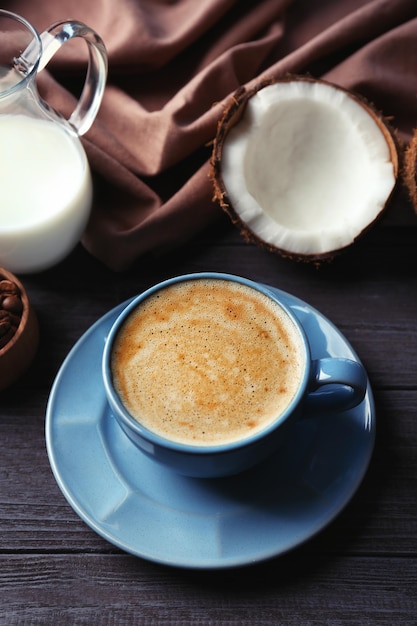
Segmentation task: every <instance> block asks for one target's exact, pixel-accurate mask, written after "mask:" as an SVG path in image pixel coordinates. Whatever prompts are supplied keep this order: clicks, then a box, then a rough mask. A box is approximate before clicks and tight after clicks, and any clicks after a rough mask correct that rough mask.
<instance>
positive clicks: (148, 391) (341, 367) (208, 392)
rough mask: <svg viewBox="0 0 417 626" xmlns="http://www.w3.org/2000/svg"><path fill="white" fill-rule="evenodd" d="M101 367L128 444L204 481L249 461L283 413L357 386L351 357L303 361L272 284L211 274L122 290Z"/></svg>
mask: <svg viewBox="0 0 417 626" xmlns="http://www.w3.org/2000/svg"><path fill="white" fill-rule="evenodd" d="M102 369H103V380H104V386H105V390H106V396H107V399H108V402H109V405H110V408H111V411H112V413H113V414H114V417H115V419H116V420H117V422H118V424H119V425H120V427H121V428H122V430H123V431H124V433H125V434H126V435H127V436H128V437H129V439H130V440H131V441H132V442H133V443H134V444H135V445H136V446H137V448H138V450H139V451H141V452H142V453H144V454H146V455H148V456H149V457H151V458H152V459H154V460H155V461H157V462H159V463H162V464H164V465H166V466H168V467H169V468H171V469H172V470H175V471H177V472H179V473H181V474H185V475H188V476H195V477H207V478H208V477H219V476H227V475H232V474H236V473H239V472H242V471H244V470H246V469H249V468H250V467H252V466H254V465H256V464H257V463H259V462H261V461H262V460H264V459H265V458H266V457H268V456H269V455H270V454H272V453H273V452H275V451H276V450H277V448H278V447H279V445H280V444H281V443H282V441H283V440H284V438H285V435H286V432H287V430H288V427H289V426H290V425H291V424H292V423H293V422H294V420H296V419H298V418H300V417H303V416H304V415H307V414H308V415H314V413H316V414H321V412H323V411H326V410H329V409H331V410H334V411H336V412H338V411H341V410H344V409H349V408H352V407H354V406H356V405H358V404H359V403H360V402H361V401H362V400H363V398H364V396H365V393H366V387H367V375H366V372H365V370H364V368H363V367H362V365H361V364H360V363H359V362H357V361H353V360H350V359H345V358H334V357H328V358H322V359H313V358H312V356H311V353H310V347H309V342H308V338H307V337H306V334H305V332H304V330H303V327H302V326H301V324H300V322H299V320H298V319H297V317H296V316H295V315H294V313H293V312H292V311H291V309H290V308H289V307H288V306H286V305H285V304H284V303H283V302H281V301H280V298H279V295H277V293H276V292H275V291H274V290H272V289H269V288H268V287H267V286H265V285H262V284H259V283H256V282H253V281H250V280H247V279H245V278H241V277H238V276H232V275H229V274H220V273H212V272H210V273H199V274H189V275H184V276H179V277H176V278H173V279H170V280H167V281H164V282H163V283H160V284H158V285H156V286H154V287H152V288H150V289H148V290H147V291H145V292H144V293H142V294H140V295H139V296H137V297H136V298H134V299H133V300H132V301H131V302H130V303H129V304H128V305H127V306H126V308H125V309H124V310H123V311H122V313H121V314H120V315H119V317H118V318H117V319H116V321H115V322H114V324H113V326H112V328H111V330H110V333H109V335H108V337H107V339H106V343H105V347H104V352H103V368H102ZM318 412H320V413H318ZM335 419H337V415H336V416H335Z"/></svg>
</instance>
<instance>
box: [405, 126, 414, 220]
mask: <svg viewBox="0 0 417 626" xmlns="http://www.w3.org/2000/svg"><path fill="white" fill-rule="evenodd" d="M403 178H404V183H405V185H406V187H407V189H408V193H409V196H410V200H411V203H412V205H413V207H414V211H415V212H416V213H417V129H416V130H415V131H414V133H413V136H412V137H411V140H410V143H409V144H408V146H407V148H406V151H405V155H404V171H403Z"/></svg>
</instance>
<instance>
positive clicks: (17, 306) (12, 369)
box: [0, 267, 39, 391]
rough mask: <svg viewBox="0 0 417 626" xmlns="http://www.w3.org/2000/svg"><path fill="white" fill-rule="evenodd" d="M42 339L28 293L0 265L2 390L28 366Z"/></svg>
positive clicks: (0, 383)
mask: <svg viewBox="0 0 417 626" xmlns="http://www.w3.org/2000/svg"><path fill="white" fill-rule="evenodd" d="M13 286H14V287H13ZM38 343H39V327H38V320H37V317H36V315H35V312H34V310H33V308H32V306H31V304H30V302H29V298H28V296H27V293H26V291H25V289H24V287H23V285H22V284H21V282H20V281H19V280H18V278H16V276H14V275H13V274H11V273H10V272H8V271H7V270H5V269H3V268H2V267H0V391H2V390H3V389H6V388H7V387H10V385H12V384H13V383H14V382H15V381H16V380H17V379H18V378H19V377H20V376H21V375H22V374H23V373H24V372H25V371H26V370H27V368H28V367H29V365H30V364H31V362H32V360H33V358H34V356H35V353H36V350H37V347H38Z"/></svg>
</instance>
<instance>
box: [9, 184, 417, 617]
mask: <svg viewBox="0 0 417 626" xmlns="http://www.w3.org/2000/svg"><path fill="white" fill-rule="evenodd" d="M203 270H214V271H227V272H230V273H234V274H240V275H242V276H246V277H249V278H252V279H255V280H259V281H262V282H265V283H268V284H271V285H273V286H276V287H279V288H281V289H283V290H284V291H288V292H290V293H292V294H294V295H295V296H297V297H299V298H301V299H303V300H305V301H307V302H309V303H310V304H311V305H312V306H314V307H315V308H317V309H319V310H320V311H321V312H322V313H323V314H324V315H325V316H327V317H328V318H329V319H330V320H332V321H333V322H334V324H336V326H337V327H338V328H339V329H340V330H341V331H342V333H343V334H344V335H345V337H346V338H347V339H348V340H349V342H350V343H351V344H352V345H353V347H354V349H355V350H356V352H357V353H358V355H359V356H360V358H361V360H362V361H363V363H364V365H365V366H366V368H367V370H368V373H369V377H370V380H371V384H372V388H373V391H374V395H375V401H376V415H377V436H376V446H375V450H374V454H373V458H372V461H371V465H370V468H369V470H368V472H367V474H366V476H365V479H364V481H363V482H362V484H361V486H360V488H359V490H358V491H357V492H356V494H355V495H354V497H353V498H352V500H351V501H350V502H349V503H348V504H347V506H346V508H345V509H344V510H343V511H342V513H341V514H340V515H339V516H338V517H337V518H336V519H335V520H334V521H333V522H332V523H331V524H330V525H329V526H328V527H327V528H325V529H324V530H323V531H322V532H320V533H319V535H318V536H315V537H314V538H312V539H311V540H309V541H308V542H307V543H305V544H303V545H301V546H299V547H297V548H296V549H294V550H292V551H291V552H289V553H287V554H285V555H281V556H279V557H278V558H274V559H272V560H269V561H267V562H265V563H263V564H258V565H255V566H249V567H245V568H241V569H231V570H229V569H227V570H221V571H212V570H210V571H200V570H197V571H194V570H187V569H178V568H175V567H167V566H164V565H159V564H156V563H153V562H150V561H147V560H144V559H141V558H138V557H135V556H132V555H130V554H128V553H125V552H123V551H121V550H119V549H118V548H116V547H114V546H113V545H112V544H110V543H108V542H107V541H105V540H104V539H103V538H101V537H100V536H99V535H97V534H96V533H95V532H93V531H92V530H91V529H90V528H89V527H88V526H87V525H86V524H85V523H84V522H83V521H82V520H81V519H80V518H79V517H78V516H77V514H76V513H75V512H74V511H73V509H72V508H71V507H70V506H69V504H68V503H67V501H66V500H65V498H64V497H63V495H62V493H61V491H60V489H59V488H58V486H57V484H56V482H55V479H54V477H53V475H52V472H51V468H50V464H49V461H48V457H47V453H46V448H45V435H44V423H45V411H46V405H47V401H48V396H49V392H50V389H51V385H52V383H53V381H54V378H55V376H56V373H57V371H58V369H59V367H60V365H61V363H62V361H63V359H64V358H65V356H66V354H67V353H68V351H69V350H70V348H71V347H72V346H73V344H74V343H75V342H76V341H77V340H78V339H79V338H80V337H81V336H82V335H83V333H84V332H85V331H86V330H87V329H88V328H89V327H90V326H91V325H92V324H93V323H94V322H95V321H96V320H97V319H99V318H100V317H101V316H102V315H103V314H105V313H106V312H107V311H108V310H110V309H112V308H113V307H115V306H116V305H118V304H119V303H121V302H122V301H124V300H126V299H127V298H129V297H131V296H133V295H134V294H136V293H138V292H140V291H142V290H143V289H145V288H146V287H148V286H150V285H152V284H153V283H155V282H159V281H160V280H162V279H165V278H168V277H170V276H173V275H176V274H180V273H186V272H191V271H203ZM21 278H22V280H23V282H24V284H25V286H26V288H27V290H28V292H29V295H30V298H31V300H32V303H33V305H34V307H35V309H36V311H37V314H38V318H39V322H40V328H41V343H40V348H39V351H38V354H37V357H36V360H35V363H34V364H33V366H32V367H31V369H30V371H29V372H28V373H27V374H26V375H25V376H24V378H23V379H21V380H20V381H19V382H18V383H17V384H16V385H15V386H14V387H13V388H11V389H9V390H7V392H4V393H3V394H2V395H1V396H0V564H1V566H0V580H1V584H0V624H1V625H2V626H3V625H4V626H14V625H15V624H22V625H23V624H25V625H28V624H33V625H35V624H36V625H40V624H42V625H48V624H51V625H54V626H57V625H59V626H64V625H65V624H68V625H73V626H80V625H86V626H87V625H88V626H92V625H93V624H94V625H96V624H97V625H99V624H100V626H106V625H110V624H111V625H115V624H120V625H126V626H134V625H136V624H190V625H191V624H193V625H197V624H236V625H237V624H248V625H250V626H253V625H255V624H263V625H264V624H281V625H285V626H307V625H308V626H310V625H313V624H314V625H316V624H317V625H323V624H334V625H335V626H336V625H337V626H342V625H345V624H351V625H355V626H364V625H367V624H386V625H387V626H393V625H396V626H399V625H403V626H412V625H415V624H417V508H416V503H417V378H416V372H417V357H416V354H417V217H415V216H414V215H412V212H411V209H410V207H409V206H408V204H407V201H406V198H405V196H403V195H402V194H400V195H399V198H398V199H397V201H396V204H395V205H394V208H392V209H391V210H390V211H389V213H388V214H387V217H386V218H385V219H384V220H383V221H382V222H380V223H379V224H378V225H377V226H376V227H374V228H373V229H372V231H371V232H370V233H369V234H368V235H367V236H366V237H365V238H364V239H363V240H361V241H360V242H359V243H357V244H356V245H355V246H354V247H353V248H352V249H351V250H350V251H348V252H347V253H345V254H344V255H343V256H341V257H339V258H337V259H336V260H335V261H334V262H333V263H331V264H328V265H324V266H323V267H322V268H321V269H316V268H314V267H310V266H306V265H304V264H298V263H294V262H292V261H289V260H285V259H281V258H278V257H276V256H273V255H271V254H269V253H267V252H264V251H262V250H260V249H259V248H257V247H255V246H252V245H247V244H246V243H245V242H244V241H243V240H242V238H241V237H240V235H239V233H238V232H237V231H236V230H235V228H234V227H233V226H231V225H230V223H229V221H228V219H227V218H226V216H224V217H220V219H219V221H218V223H216V225H215V226H214V227H213V228H210V229H209V230H208V231H207V232H205V233H203V234H202V235H201V236H200V237H198V238H196V239H195V240H194V241H192V242H190V243H189V245H187V246H184V247H183V248H182V249H181V250H177V251H174V252H172V253H171V254H169V255H167V256H165V257H164V258H160V259H150V258H148V259H142V260H141V261H140V262H139V263H138V264H137V266H136V267H135V268H132V270H131V271H129V272H127V273H123V274H116V273H113V272H111V271H109V270H108V269H106V268H105V267H103V266H102V265H101V264H100V263H98V262H97V261H96V260H95V259H92V258H91V257H89V256H88V255H87V253H86V252H85V251H84V250H83V249H82V248H81V247H79V248H78V249H77V250H76V251H75V252H74V253H73V254H72V255H71V256H70V257H69V258H68V259H66V260H65V261H64V262H63V263H62V264H60V265H59V266H57V267H56V268H54V269H52V270H50V271H47V272H44V273H41V274H37V275H32V276H26V277H21Z"/></svg>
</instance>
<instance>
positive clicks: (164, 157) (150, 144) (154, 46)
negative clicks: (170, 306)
mask: <svg viewBox="0 0 417 626" xmlns="http://www.w3.org/2000/svg"><path fill="white" fill-rule="evenodd" d="M3 8H6V9H9V10H12V11H14V12H17V13H19V14H20V15H22V16H23V17H25V18H26V19H28V20H29V21H30V22H31V23H32V24H33V25H34V26H35V27H36V28H37V29H38V31H42V30H44V29H45V28H47V27H48V26H50V25H51V24H52V23H53V22H55V21H60V20H63V19H67V18H72V19H76V20H79V21H83V22H85V23H87V24H88V25H89V26H91V27H92V28H94V29H95V30H96V31H97V32H98V33H99V34H100V35H101V37H102V38H103V40H104V42H105V44H106V47H107V51H108V56H109V76H108V83H107V86H106V91H105V95H104V99H103V104H102V107H101V109H100V112H99V115H98V118H97V119H96V122H95V123H94V125H93V127H92V128H91V130H90V131H89V132H88V133H87V134H86V135H85V137H84V138H83V142H84V146H85V148H86V151H87V154H88V157H89V160H90V164H91V168H92V170H93V174H94V179H95V183H96V186H95V189H96V193H95V199H94V206H93V211H92V217H91V220H90V223H89V226H88V228H87V231H86V233H85V235H84V238H83V244H84V246H85V247H86V248H87V249H88V250H89V252H90V253H91V254H93V255H94V256H95V257H97V258H98V259H100V260H101V261H102V262H103V263H105V264H106V265H108V266H109V267H110V268H112V269H115V270H123V269H125V268H128V267H129V266H130V265H131V264H132V263H133V262H134V261H136V260H137V259H139V258H140V257H141V256H143V255H145V254H147V253H151V254H161V253H164V251H166V250H168V249H172V248H175V247H177V246H180V245H181V244H182V243H183V242H185V241H187V240H188V239H190V238H192V237H193V236H194V235H195V234H196V233H198V232H199V231H200V230H201V229H202V228H204V227H205V226H206V225H208V224H209V223H211V222H215V220H216V219H217V217H218V216H219V215H220V213H221V209H220V208H219V206H218V205H217V204H216V203H214V202H213V201H212V195H213V191H212V184H211V181H210V178H209V176H208V172H209V159H210V152H211V146H210V144H211V142H212V140H213V138H214V136H215V132H216V127H217V122H218V120H219V118H220V117H221V114H222V112H223V109H224V106H225V103H226V101H227V100H228V99H229V98H230V96H231V94H233V92H235V90H236V89H237V88H238V87H240V86H241V85H244V86H247V87H250V86H251V85H252V84H254V83H255V82H256V81H258V80H259V79H260V78H262V77H264V76H268V77H276V78H279V77H281V76H284V75H285V74H286V73H288V72H290V73H296V74H309V75H311V76H313V77H315V78H324V79H325V80H328V81H331V82H334V83H336V84H339V85H340V86H342V87H344V88H347V89H350V90H353V91H355V92H357V93H359V94H361V95H363V96H364V97H365V98H367V99H368V100H369V101H371V102H372V103H373V104H374V105H375V107H376V108H377V109H379V110H380V111H381V113H382V114H383V115H384V116H386V117H388V118H390V119H391V123H392V124H393V125H394V127H395V128H397V129H398V133H399V136H400V137H401V138H402V139H403V140H404V141H405V142H408V141H409V139H410V138H411V136H412V131H413V129H414V127H416V126H417V54H416V41H417V3H416V0H395V1H393V0H320V2H312V1H311V0H254V1H252V0H249V1H248V2H242V1H240V2H239V1H238V0H177V1H174V2H173V1H171V0H158V1H155V0H118V1H117V2H115V1H114V0H90V1H89V2H83V3H82V2H78V1H75V0H60V1H59V2H56V1H55V0H37V1H36V2H33V0H13V2H3ZM72 43H73V42H70V43H69V44H66V45H65V46H64V47H63V49H62V50H61V51H60V52H59V54H58V55H56V57H54V59H53V60H52V61H51V62H50V64H49V65H48V66H47V68H46V70H44V71H42V72H41V73H40V75H39V79H38V85H39V90H40V92H41V95H42V97H43V98H44V99H46V100H47V101H48V103H49V104H51V105H52V106H53V107H55V108H56V109H58V110H60V111H61V112H62V113H64V115H66V116H68V115H69V114H70V113H71V111H72V109H73V108H74V102H75V99H76V97H75V95H74V94H76V93H77V86H78V85H79V84H82V82H83V80H84V72H85V64H86V62H85V48H84V46H76V45H72Z"/></svg>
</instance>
